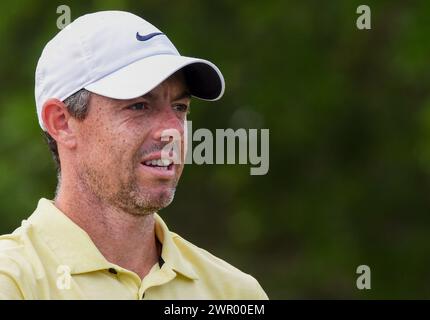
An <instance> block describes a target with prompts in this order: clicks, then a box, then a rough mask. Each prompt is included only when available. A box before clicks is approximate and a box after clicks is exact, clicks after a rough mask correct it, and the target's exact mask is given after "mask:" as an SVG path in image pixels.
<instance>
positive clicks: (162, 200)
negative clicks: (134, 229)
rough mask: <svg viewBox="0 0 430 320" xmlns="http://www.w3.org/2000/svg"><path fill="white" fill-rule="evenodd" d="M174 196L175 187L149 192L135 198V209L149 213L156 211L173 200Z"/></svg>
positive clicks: (141, 212) (142, 212)
mask: <svg viewBox="0 0 430 320" xmlns="http://www.w3.org/2000/svg"><path fill="white" fill-rule="evenodd" d="M174 196H175V189H170V190H164V191H162V192H157V193H153V192H151V194H144V195H142V196H140V197H139V199H135V201H134V204H135V209H137V210H136V211H137V212H139V213H140V214H151V213H154V212H157V211H159V210H161V209H163V208H166V207H167V206H168V205H170V204H171V203H172V201H173V198H174ZM133 211H134V210H133Z"/></svg>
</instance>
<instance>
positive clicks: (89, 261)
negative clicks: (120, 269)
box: [27, 198, 198, 280]
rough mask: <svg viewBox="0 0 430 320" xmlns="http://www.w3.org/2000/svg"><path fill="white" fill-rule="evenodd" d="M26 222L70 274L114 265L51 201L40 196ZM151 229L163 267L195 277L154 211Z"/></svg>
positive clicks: (191, 268) (189, 265)
mask: <svg viewBox="0 0 430 320" xmlns="http://www.w3.org/2000/svg"><path fill="white" fill-rule="evenodd" d="M27 223H29V224H31V225H32V227H33V228H34V229H35V231H36V232H37V233H38V235H39V236H40V237H41V238H42V239H43V240H44V241H45V242H46V244H47V245H48V246H49V247H50V249H51V250H52V251H53V252H54V254H55V255H56V256H57V257H58V259H59V264H62V265H66V266H68V267H69V268H70V271H71V274H79V273H86V272H92V271H97V270H104V269H109V268H112V267H114V265H113V264H112V263H110V262H109V261H107V260H106V258H105V257H104V256H103V255H102V254H101V252H100V251H99V250H98V249H97V247H96V246H95V244H94V243H93V241H92V240H91V238H90V237H89V235H88V234H87V233H86V232H85V231H84V230H83V229H81V228H80V227H79V226H78V225H77V224H75V223H74V222H73V221H72V220H70V219H69V218H68V217H67V216H66V215H65V214H64V213H63V212H61V211H60V210H59V209H58V208H57V207H56V206H55V205H54V203H53V201H50V200H47V199H44V198H42V199H40V200H39V203H38V205H37V208H36V210H35V211H34V213H33V214H32V215H31V217H30V218H29V219H28V222H27ZM155 233H156V236H157V238H158V239H159V241H160V242H161V243H162V244H163V248H162V252H161V256H162V258H163V260H164V262H165V265H167V267H170V268H172V269H173V270H175V271H177V272H179V273H181V274H182V275H184V276H186V277H188V278H190V279H194V280H196V279H198V277H197V274H196V273H195V271H194V269H193V267H192V266H191V264H190V262H189V261H188V260H187V259H186V258H185V257H184V256H183V255H182V254H181V252H180V250H179V248H178V246H177V245H176V243H175V240H174V234H173V237H172V233H171V232H170V231H169V229H168V228H167V226H166V224H165V223H164V221H163V220H162V219H161V217H160V216H159V215H157V214H155Z"/></svg>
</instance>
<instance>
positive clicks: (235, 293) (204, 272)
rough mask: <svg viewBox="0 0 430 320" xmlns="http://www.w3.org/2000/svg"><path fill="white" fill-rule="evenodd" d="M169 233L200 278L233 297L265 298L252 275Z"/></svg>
mask: <svg viewBox="0 0 430 320" xmlns="http://www.w3.org/2000/svg"><path fill="white" fill-rule="evenodd" d="M171 235H172V238H173V240H174V242H175V244H176V246H177V247H178V248H179V250H180V251H181V254H182V255H183V256H184V257H185V258H186V259H187V260H188V261H189V262H190V263H191V264H192V266H193V269H194V270H195V272H196V273H197V274H198V276H199V278H201V280H205V279H206V280H207V281H210V282H211V283H212V284H214V283H216V284H218V285H219V286H220V289H221V290H222V291H227V292H228V296H230V297H232V298H234V299H267V295H266V293H265V292H264V290H263V289H262V287H261V286H260V284H259V283H258V281H257V280H256V279H255V278H254V277H253V276H252V275H250V274H248V273H245V272H243V271H241V270H240V269H238V268H236V267H234V266H233V265H231V264H230V263H228V262H226V261H224V260H222V259H221V258H218V257H217V256H215V255H213V254H212V253H210V252H209V251H207V250H205V249H203V248H200V247H198V246H197V245H195V244H193V243H191V242H190V241H188V240H186V239H184V238H182V237H181V236H179V235H178V234H176V233H174V232H171Z"/></svg>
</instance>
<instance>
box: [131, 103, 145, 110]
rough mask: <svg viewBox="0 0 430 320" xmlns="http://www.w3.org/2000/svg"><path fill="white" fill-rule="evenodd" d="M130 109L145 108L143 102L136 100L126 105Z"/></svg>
mask: <svg viewBox="0 0 430 320" xmlns="http://www.w3.org/2000/svg"><path fill="white" fill-rule="evenodd" d="M128 108H129V109H130V110H144V109H146V108H147V106H146V103H145V102H137V103H135V104H132V105H131V106H129V107H128Z"/></svg>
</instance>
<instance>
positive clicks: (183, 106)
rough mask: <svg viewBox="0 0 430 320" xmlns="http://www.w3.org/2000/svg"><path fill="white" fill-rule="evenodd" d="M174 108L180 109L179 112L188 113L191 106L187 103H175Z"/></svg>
mask: <svg viewBox="0 0 430 320" xmlns="http://www.w3.org/2000/svg"><path fill="white" fill-rule="evenodd" d="M173 108H174V109H175V110H176V111H179V112H186V113H190V108H189V107H188V105H186V104H182V103H179V104H175V105H174V106H173Z"/></svg>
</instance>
